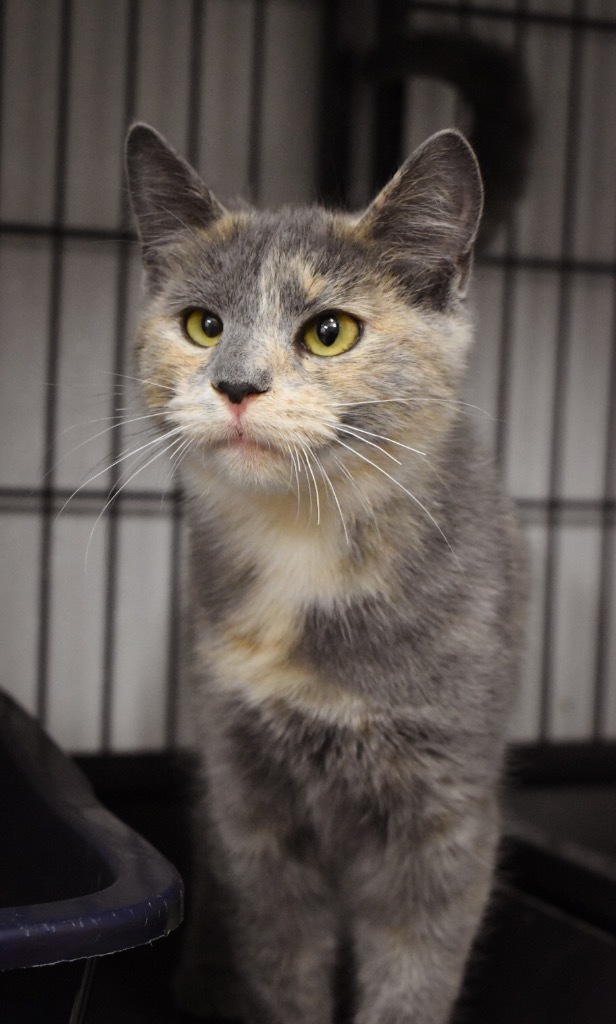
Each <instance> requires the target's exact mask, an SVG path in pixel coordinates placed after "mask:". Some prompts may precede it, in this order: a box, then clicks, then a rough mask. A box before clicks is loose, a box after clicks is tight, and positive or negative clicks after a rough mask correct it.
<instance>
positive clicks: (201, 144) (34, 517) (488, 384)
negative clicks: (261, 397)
mask: <svg viewBox="0 0 616 1024" xmlns="http://www.w3.org/2000/svg"><path fill="white" fill-rule="evenodd" d="M0 18H1V22H0V24H1V32H2V62H1V65H0V66H1V68H2V93H1V143H0V144H1V155H2V170H1V179H0V180H1V199H0V201H1V206H0V232H1V235H0V260H1V261H2V262H1V273H0V323H1V331H2V372H1V374H0V392H1V400H0V421H1V432H2V446H1V452H0V480H1V483H0V514H1V518H2V531H1V534H0V551H1V557H2V567H3V568H2V580H3V587H2V598H1V600H2V614H1V615H0V640H1V646H2V652H3V654H2V669H3V679H2V685H3V686H4V688H5V689H6V690H8V691H9V692H10V693H12V694H13V695H14V696H15V697H16V698H17V699H18V700H19V701H20V702H21V703H22V704H23V705H24V706H25V707H26V708H27V709H29V710H30V711H32V712H34V713H35V714H36V715H37V716H38V718H39V719H40V720H41V722H42V723H43V724H44V725H45V726H46V728H47V729H48V730H49V731H50V733H51V734H52V735H53V736H54V737H55V738H56V739H57V740H58V741H59V742H60V743H61V744H62V745H63V746H64V747H65V748H68V749H69V750H71V751H73V752H79V753H84V752H89V753H96V752H126V751H135V750H144V749H145V750H149V751H152V750H164V749H169V748H171V747H174V746H176V745H178V744H179V743H181V742H182V740H183V738H184V737H185V736H186V735H187V732H188V724H187V723H186V722H185V721H184V720H183V717H182V712H181V701H180V699H179V695H180V691H181V671H180V665H181V650H182V645H183V639H182V629H181V622H182V615H181V602H182V597H181V564H182V548H183V526H182V511H181V495H180V492H179V486H178V482H177V479H176V477H175V475H174V467H173V465H171V464H169V463H166V464H165V465H163V464H162V463H163V461H164V460H159V459H156V458H154V454H155V451H154V449H151V448H149V447H148V443H149V439H150V436H151V435H149V434H148V433H147V432H146V433H144V432H143V431H142V427H143V423H144V421H143V420H139V416H140V415H141V411H140V406H139V403H138V399H137V398H136V382H135V380H134V373H135V371H134V370H133V368H132V361H131V347H130V337H131V332H132V326H133V322H134V311H135V308H136V304H137V301H138V293H139V282H140V272H139V266H138V257H137V254H136V251H135V250H136V247H135V245H134V244H133V233H132V226H131V222H130V216H129V210H128V203H127V195H126V190H125V186H124V182H123V173H122V142H123V136H124V133H125V129H126V126H127V124H128V123H130V122H131V121H132V120H133V119H135V118H140V119H143V120H146V121H149V122H150V123H152V124H153V125H155V126H156V127H158V128H159V129H160V130H161V131H162V132H163V133H164V134H166V135H167V137H168V138H169V139H170V141H171V142H172V143H173V144H174V145H175V147H176V148H177V149H178V150H179V151H180V152H182V153H184V154H185V155H186V156H187V157H188V159H189V160H191V161H192V162H193V163H194V164H195V165H196V166H197V167H198V168H199V170H200V172H201V173H202V175H203V176H204V178H205V179H206V181H207V182H208V184H210V186H211V187H212V188H213V189H214V191H215V192H217V193H218V194H219V195H220V196H221V197H222V198H223V199H224V198H225V197H232V196H235V195H243V196H244V197H247V198H249V199H250V200H252V201H253V202H256V203H257V204H263V205H268V204H274V205H276V204H280V203H284V202H294V201H305V200H310V199H313V198H315V197H319V198H322V199H323V198H324V199H326V200H328V201H329V200H340V201H342V202H344V203H346V204H347V205H360V204H361V203H363V202H365V201H366V200H367V199H368V197H369V195H370V194H371V191H372V190H373V188H374V187H375V185H376V184H377V183H378V181H379V178H380V177H383V176H384V175H385V173H386V172H389V171H390V170H391V169H392V166H393V164H394V163H395V162H396V160H398V159H400V158H402V157H403V156H404V154H405V153H406V152H407V151H410V149H411V148H412V146H413V145H415V144H416V143H418V142H419V141H421V140H422V138H424V137H426V136H427V135H428V134H430V133H431V132H433V131H435V130H437V129H439V128H441V127H444V126H445V125H449V124H461V125H462V126H463V127H464V126H465V125H466V123H467V119H468V110H467V109H466V108H465V104H464V102H463V98H462V100H461V96H460V91H459V90H456V88H455V86H454V85H452V83H451V81H449V82H448V81H445V80H443V78H442V76H441V77H440V78H439V75H438V74H436V75H435V74H433V73H431V72H430V70H429V69H428V72H427V73H426V72H425V69H424V71H423V72H422V71H421V69H420V73H419V74H414V73H413V68H412V66H410V67H409V68H408V69H407V72H408V73H405V74H399V75H393V76H392V75H391V74H389V77H388V76H387V74H385V73H384V72H385V71H386V70H387V68H386V63H387V62H386V61H385V60H384V59H383V53H385V54H386V53H387V48H388V47H392V46H394V44H395V40H396V39H397V38H399V37H400V35H404V34H411V35H412V34H413V33H416V34H417V33H420V34H421V33H422V32H423V33H426V32H432V33H435V32H436V33H441V34H443V35H448V36H449V38H450V39H459V38H462V37H466V38H472V39H475V40H480V41H481V42H482V43H484V44H486V45H490V46H492V45H494V46H497V47H499V48H500V49H501V50H503V51H507V52H508V53H509V54H510V55H512V56H513V57H514V58H515V60H516V61H517V62H518V65H519V68H520V69H521V74H522V75H523V77H524V81H525V82H526V86H527V89H528V94H529V96H530V106H531V110H532V144H531V148H530V154H529V162H530V169H529V172H528V177H527V180H526V182H525V185H524V191H523V195H522V197H521V199H520V201H519V202H518V203H517V204H515V203H514V204H512V205H511V208H510V210H509V211H508V213H507V216H506V218H505V219H504V221H503V223H502V224H501V226H500V228H499V229H498V230H497V231H496V233H495V235H494V237H493V238H492V240H491V242H490V244H489V245H488V246H487V247H485V248H484V249H483V250H482V251H481V252H480V254H479V257H478V259H477V263H476V272H475V283H474V287H473V293H472V299H471V301H472V302H473V304H474V307H475V313H476V320H477V341H476V348H475V354H474V356H473V361H472V365H471V370H470V374H469V388H468V402H469V410H470V411H471V414H473V415H476V418H477V427H478V429H479V430H481V431H482V432H483V433H484V435H485V438H486V441H487V443H488V446H489V447H490V448H491V449H492V451H493V452H494V453H495V455H496V456H497V458H498V459H499V460H500V462H501V465H502V471H503V475H504V478H505V482H506V485H507V488H508V490H509V492H510V493H511V494H512V495H513V497H514V498H515V499H516V501H517V505H518V508H519V511H520V516H521V519H522V522H523V525H524V528H525V532H526V536H527V540H528V546H529V550H530V554H531V583H532V587H531V590H532V594H531V606H530V613H529V631H528V632H529V638H528V651H527V657H526V662H525V671H524V678H523V681H522V689H521V696H520V701H519V704H518V709H517V713H516V717H515V721H514V723H513V726H512V739H513V740H514V741H517V742H522V743H525V744H527V745H531V746H542V747H543V746H545V744H546V743H548V744H549V745H550V746H551V747H554V748H556V747H559V746H560V745H563V744H569V743H571V742H575V744H576V746H577V747H578V748H580V749H581V747H582V746H583V747H584V748H585V750H586V751H587V753H588V754H589V756H592V755H593V752H598V751H599V750H600V749H601V750H602V751H603V752H605V750H606V748H611V745H613V744H614V741H616V601H615V600H614V588H615V585H616V559H615V507H616V506H615V501H616V355H615V353H616V348H615V344H616V310H615V305H614V277H615V271H616V262H615V249H614V247H615V242H616V205H615V203H614V183H613V173H612V169H613V167H614V164H615V161H616V127H615V125H616V121H615V119H614V116H613V113H614V111H613V99H612V98H613V96H614V94H615V93H616V13H615V12H614V9H613V5H612V4H611V2H610V0H487V2H474V0H468V2H461V3H458V2H453V0H452V2H448V0H433V2H432V0H425V2H416V3H400V2H391V0H390V2H388V3H380V4H379V3H376V2H371V0H362V2H361V3H355V4H350V3H348V2H343V0H339V2H338V3H326V2H322V3H317V2H316V0H315V2H309V0H173V2H172V0H147V2H144V0H141V2H140V0H104V2H102V0H4V2H3V3H2V4H1V5H0ZM373 53H377V54H381V61H380V63H378V62H377V73H376V75H375V74H372V75H370V74H366V73H365V66H368V65H369V64H370V55H371V54H373ZM378 68H380V69H381V71H380V72H379V71H378ZM381 72H383V73H381ZM486 88H487V90H488V92H489V89H490V85H489V84H488V85H487V86H486ZM471 407H473V408H472V409H471ZM475 407H476V408H475ZM479 410H482V411H479ZM145 422H147V421H145ZM130 453H132V454H130ZM597 756H599V754H598V753H597Z"/></svg>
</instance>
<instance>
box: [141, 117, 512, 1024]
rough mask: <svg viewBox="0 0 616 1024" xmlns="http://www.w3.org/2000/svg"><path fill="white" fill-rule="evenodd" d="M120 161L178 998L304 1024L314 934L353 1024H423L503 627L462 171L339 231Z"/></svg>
mask: <svg viewBox="0 0 616 1024" xmlns="http://www.w3.org/2000/svg"><path fill="white" fill-rule="evenodd" d="M127 166H128V179H129V185H130V192H131V196H132V202H133V207H134V211H135V215H136V219H137V224H138V228H139V235H140V240H141V246H142V253H143V261H144V267H145V278H146V296H145V302H144V306H143V311H142V315H141V321H140V326H139V337H138V361H139V375H140V377H141V378H142V379H143V381H144V389H145V397H146V400H147V403H148V405H149V407H150V410H151V411H152V412H154V413H156V414H157V416H158V419H159V423H160V427H161V429H162V430H163V431H164V432H165V436H166V437H168V438H170V443H173V444H177V446H178V450H181V452H182V454H183V462H182V468H183V480H184V487H185V492H186V495H187V513H188V517H189V522H190V527H191V540H192V546H191V554H190V577H191V583H190V588H191V589H190V607H191V609H192V632H193V636H194V643H193V659H192V678H193V685H194V715H195V718H196V721H197V730H198V737H199V738H198V753H199V758H200V763H201V766H202V793H203V795H202V799H201V802H200V807H199V810H198V813H197V815H196V817H197V827H196V829H195V832H196V835H195V839H196V843H197V846H198V847H199V848H200V850H201V853H200V854H199V851H198V859H200V860H202V861H203V865H202V868H201V869H200V870H199V878H198V880H197V885H196V891H195V895H194V898H193V905H192V908H191V918H192V920H191V923H190V925H189V930H188V937H187V942H186V950H185V959H184V963H183V965H182V967H181V970H180V976H179V979H178V992H179V998H180V1000H181V1002H182V1003H183V1005H184V1006H185V1007H187V1008H188V1009H191V1010H193V1011H194V1012H196V1013H200V1014H202V1015H204V1016H207V1015H210V1016H218V1015H220V1016H223V1017H224V1016H227V1017H233V1016H238V1017H240V1018H241V1019H244V1020H245V1021H247V1022H250V1024H257V1022H262V1024H266V1022H267V1024H327V1022H329V1021H331V1020H332V1019H333V1012H334V1011H333V999H334V995H333V991H334V985H333V977H334V966H335V962H336V956H337V950H338V948H339V946H340V943H341V941H342V940H344V941H345V943H346V944H347V945H349V946H350V947H351V948H352V954H353V962H354V965H355V994H354V1017H353V1019H354V1020H355V1022H356V1024H443V1022H445V1021H447V1020H448V1019H449V1016H450V1013H451V1010H452V1006H453V1003H454V1001H455V999H456V995H457V993H458V990H459V987H460V983H461V978H462V975H463V971H464V966H465V961H466V959H467V955H468V952H469V948H470V946H471V943H472V941H473V937H474V935H475V933H476V931H477V928H478V925H479V922H480V919H481V917H482V913H483V910H484V907H485V904H486V900H487V898H488V894H489V891H490V886H491V880H492V874H493V865H494V859H495V850H496V846H497V842H498V836H499V813H498V789H499V776H500V773H501V764H502V759H503V750H504V743H505V729H506V721H507V714H508V711H509V708H510V706H511V703H512V697H513V694H514V689H515V687H514V679H515V675H516V662H517V660H518V650H519V633H520V617H521V613H520V584H519V579H520V572H519V568H518V558H517V554H516V547H517V545H516V540H515V528H514V525H513V522H512V518H511V515H510V511H509V506H508V504H507V502H506V501H505V500H504V499H503V497H502V496H501V492H500V489H499V486H498V484H497V482H496V480H495V474H494V473H493V471H492V468H491V467H490V465H489V461H488V460H486V458H485V456H484V454H483V453H482V451H481V450H480V449H479V448H478V446H477V444H476V442H475V440H474V438H473V435H472V430H471V425H470V420H469V417H468V415H466V411H467V410H466V409H465V406H464V403H463V402H462V401H461V399H460V387H461V382H462V380H463V375H464V368H465V362H466V357H467V352H468V349H469V344H470V341H471V332H470V329H469V327H468V325H467V322H466V319H465V315H464V311H463V304H462V298H463V295H464V291H465V288H466V284H467V279H468V275H469V270H470V264H471V252H472V246H473V241H474V239H475V236H476V232H477V228H478V224H479V219H480V215H481V207H482V186H481V180H480V175H479V171H478V167H477V163H476V160H475V158H474V156H473V153H472V151H471V149H470V148H469V146H468V144H467V143H466V142H465V140H464V139H463V137H462V136H461V135H459V134H458V133H457V132H455V131H446V132H441V133H439V134H437V135H435V136H433V137H432V138H431V139H429V140H428V141H427V142H426V143H425V144H424V145H423V146H422V147H421V148H420V149H419V150H417V152H416V153H415V154H414V155H413V156H412V157H411V158H410V159H409V160H408V161H407V162H406V163H405V164H404V165H403V167H402V168H401V170H400V171H399V172H398V173H397V174H396V176H395V177H394V178H393V179H392V181H391V182H390V183H389V184H388V185H387V186H386V187H385V189H384V190H383V191H382V192H381V193H380V194H379V195H378V196H377V198H376V199H375V200H374V202H373V203H372V204H371V205H370V206H369V207H368V209H367V210H366V211H365V212H364V213H362V214H360V215H353V216H351V215H348V214H341V213H332V212H330V211H328V210H325V209H321V208H316V207H315V208H309V209H282V210H281V211H279V212H274V213H272V212H265V213H263V212H257V211H255V210H253V209H250V208H241V209H238V210H235V211H234V210H227V209H225V208H224V207H223V206H222V205H221V204H220V203H219V202H218V200H217V199H216V198H215V197H214V196H213V195H212V194H211V193H210V192H209V190H208V189H207V188H206V187H205V185H204V184H203V183H202V181H201V180H200V178H199V177H198V176H197V174H196V173H195V171H193V170H192V169H191V168H190V167H189V166H188V164H186V163H185V162H184V161H183V160H182V159H181V158H180V157H179V156H178V155H176V154H175V153H174V152H173V151H172V150H171V149H170V148H169V146H168V145H167V144H166V143H165V142H164V141H163V139H162V138H161V137H160V136H159V135H158V134H157V133H156V132H155V131H153V130H152V129H151V128H149V127H147V126H146V125H141V124H138V125H136V126H135V127H133V129H132V130H131V132H130V134H129V138H128V144H127ZM206 860H207V862H208V867H207V868H206V867H205V861H206ZM221 927H223V928H224V932H225V936H226V938H225V936H223V935H219V936H217V937H215V938H213V936H214V935H216V933H217V930H218V929H219V928H221ZM227 954H228V957H229V959H228V960H227V959H226V957H227Z"/></svg>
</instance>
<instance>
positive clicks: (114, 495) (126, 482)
mask: <svg viewBox="0 0 616 1024" xmlns="http://www.w3.org/2000/svg"><path fill="white" fill-rule="evenodd" d="M178 432H179V431H171V432H170V433H168V434H165V435H164V436H163V437H161V438H156V439H155V440H158V441H166V440H167V439H168V438H169V436H170V434H171V433H178ZM180 441H181V439H180V438H178V437H176V438H175V439H174V440H173V441H172V442H171V444H168V445H167V446H166V447H165V448H163V449H162V451H159V452H155V453H154V455H152V456H151V457H150V458H148V459H146V461H145V462H143V463H142V464H141V465H140V466H138V467H137V469H135V470H134V472H132V473H130V474H129V476H128V477H127V478H126V480H124V481H123V483H122V484H120V486H119V487H116V488H115V490H114V491H113V493H112V494H111V496H110V497H109V498H108V499H107V501H106V502H105V504H104V505H103V507H102V509H101V510H100V512H99V514H98V516H97V517H96V521H95V523H94V526H93V527H92V529H91V531H90V536H89V538H88V543H87V544H86V553H85V565H86V568H87V564H88V553H89V550H90V545H91V543H92V539H93V537H94V533H95V531H96V527H97V526H98V524H99V523H100V521H101V519H102V518H103V516H104V515H105V512H106V511H107V509H108V508H109V507H110V505H112V504H113V502H114V501H116V500H117V498H118V497H119V495H120V494H121V493H122V491H123V490H125V489H126V488H127V487H128V485H129V484H130V483H131V482H132V481H133V480H134V479H135V477H136V476H139V474H140V473H142V472H143V470H144V469H147V468H148V466H151V465H152V463H153V462H156V460H157V459H159V458H160V457H161V456H162V455H166V453H167V452H169V451H171V449H172V448H175V447H176V446H177V445H178V443H179V442H180ZM182 443H183V442H182ZM143 447H146V446H145V445H144V446H143ZM139 450H140V451H143V448H141V449H139ZM63 507H64V506H63Z"/></svg>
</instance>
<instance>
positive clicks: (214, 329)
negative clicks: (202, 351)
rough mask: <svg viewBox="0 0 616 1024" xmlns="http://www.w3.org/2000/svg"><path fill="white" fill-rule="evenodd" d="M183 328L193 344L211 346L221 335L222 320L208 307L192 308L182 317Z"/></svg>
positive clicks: (216, 342) (215, 343)
mask: <svg viewBox="0 0 616 1024" xmlns="http://www.w3.org/2000/svg"><path fill="white" fill-rule="evenodd" d="M184 330H185V331H186V333H187V335H188V337H189V338H190V340H191V341H194V343H195V345H202V346H203V347H204V348H212V346H213V345H217V344H218V342H219V341H220V339H221V337H222V320H221V319H220V317H219V316H216V313H210V311H209V310H208V309H193V310H191V312H189V313H187V314H186V316H185V318H184Z"/></svg>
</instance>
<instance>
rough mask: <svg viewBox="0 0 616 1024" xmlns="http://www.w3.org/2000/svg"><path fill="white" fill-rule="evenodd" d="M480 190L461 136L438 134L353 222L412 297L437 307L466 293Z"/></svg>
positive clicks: (477, 174)
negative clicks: (373, 242) (380, 250)
mask: <svg viewBox="0 0 616 1024" xmlns="http://www.w3.org/2000/svg"><path fill="white" fill-rule="evenodd" d="M482 209H483V186H482V183H481V174H480V171H479V165H478V163H477V160H476V157H475V154H474V153H473V151H472V149H471V147H470V146H469V144H468V142H467V141H466V139H465V138H464V136H463V135H461V134H460V132H458V131H455V130H453V129H449V130H445V131H442V132H437V134H436V135H433V136H432V137H431V138H429V139H428V140H427V141H426V142H424V143H423V145H422V146H420V147H419V149H417V150H415V152H414V153H413V154H412V156H410V157H409V158H408V160H407V161H406V162H405V163H404V164H403V165H402V167H401V168H400V170H399V171H398V172H397V174H395V175H394V177H393V178H392V179H391V181H390V182H389V183H388V184H387V185H386V186H385V188H384V189H383V190H382V191H381V192H380V193H379V195H378V196H377V197H376V199H375V200H374V201H373V202H372V203H371V205H370V206H369V207H368V209H367V210H366V212H365V213H364V214H363V216H362V218H361V220H360V221H359V224H358V227H359V229H360V230H361V231H362V233H365V234H368V235H369V236H370V237H372V238H373V239H375V240H378V241H379V242H382V243H383V246H384V259H385V260H386V261H387V262H388V263H389V264H390V266H391V269H392V271H394V273H395V274H396V276H398V277H403V278H404V279H405V283H408V287H409V290H410V292H411V294H413V295H414V296H415V297H416V298H418V299H419V300H422V301H427V302H429V303H430V304H432V305H434V306H436V307H437V308H444V307H445V306H446V305H447V303H448V301H449V300H450V299H451V298H452V296H456V295H457V296H461V295H463V294H464V293H465V291H466V287H467V284H468V277H469V273H470V269H471V263H472V250H473V244H474V242H475V238H476V237H477V231H478V228H479V221H480V219H481V211H482Z"/></svg>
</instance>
